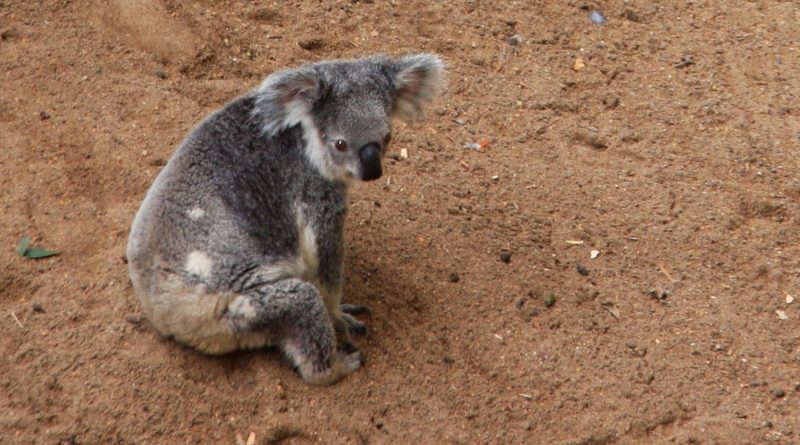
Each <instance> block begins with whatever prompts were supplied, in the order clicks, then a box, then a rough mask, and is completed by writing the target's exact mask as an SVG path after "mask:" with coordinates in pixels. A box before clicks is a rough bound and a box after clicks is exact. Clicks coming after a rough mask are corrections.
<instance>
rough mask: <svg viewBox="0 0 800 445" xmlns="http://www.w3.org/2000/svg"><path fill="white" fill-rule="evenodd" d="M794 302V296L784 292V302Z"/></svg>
mask: <svg viewBox="0 0 800 445" xmlns="http://www.w3.org/2000/svg"><path fill="white" fill-rule="evenodd" d="M793 302H794V297H793V296H791V295H789V294H786V304H792V303H793Z"/></svg>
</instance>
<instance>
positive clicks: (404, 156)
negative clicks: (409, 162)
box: [400, 148, 408, 159]
mask: <svg viewBox="0 0 800 445" xmlns="http://www.w3.org/2000/svg"><path fill="white" fill-rule="evenodd" d="M400 158H401V159H408V150H406V149H405V148H402V149H400Z"/></svg>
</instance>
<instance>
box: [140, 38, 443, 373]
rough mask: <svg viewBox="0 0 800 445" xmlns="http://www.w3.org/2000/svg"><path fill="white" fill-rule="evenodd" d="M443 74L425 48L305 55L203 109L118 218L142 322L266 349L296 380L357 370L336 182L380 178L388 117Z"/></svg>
mask: <svg viewBox="0 0 800 445" xmlns="http://www.w3.org/2000/svg"><path fill="white" fill-rule="evenodd" d="M443 74H444V65H443V62H442V61H441V59H440V58H439V57H438V56H435V55H431V54H416V55H407V56H403V57H399V58H392V57H388V56H383V55H379V56H372V57H368V58H363V59H354V60H333V61H324V62H319V63H315V64H307V65H303V66H301V67H299V68H296V69H288V70H285V71H279V72H276V73H273V74H271V75H269V76H268V77H267V78H266V79H265V80H264V81H263V82H262V83H261V84H260V86H258V87H257V88H255V89H254V90H253V91H250V92H249V93H246V94H244V95H242V96H240V97H238V98H236V99H234V100H232V101H231V102H229V103H228V104H226V105H225V106H224V107H223V108H222V109H220V110H218V111H216V112H214V113H212V114H211V115H209V116H208V117H206V118H205V120H203V121H202V122H201V123H200V124H199V125H198V126H197V127H196V128H194V129H193V130H192V131H191V132H190V133H189V135H188V136H187V137H186V139H184V141H183V142H182V143H181V145H180V146H179V147H178V149H177V151H176V152H175V153H174V154H173V155H172V157H171V158H170V160H169V161H168V162H167V164H166V165H165V166H164V168H163V169H162V170H161V172H160V173H159V175H158V177H157V178H156V179H155V181H154V183H153V184H152V186H151V187H150V189H149V191H148V192H147V194H146V196H145V198H144V201H143V202H142V205H141V207H140V209H139V211H138V212H137V214H136V217H135V218H134V221H133V226H132V228H131V233H130V237H129V240H128V246H127V258H128V268H129V273H130V277H131V282H132V284H133V288H134V291H135V293H136V295H137V297H138V299H139V301H140V303H141V307H142V312H143V314H144V315H145V317H146V318H147V319H148V321H149V322H150V324H151V325H152V326H153V327H154V328H155V329H156V330H157V331H158V332H159V333H161V334H163V335H164V336H166V337H169V338H172V339H174V340H176V341H177V342H179V343H182V344H184V345H187V346H189V347H192V348H195V349H196V350H198V351H201V352H203V353H206V354H224V353H227V352H230V351H234V350H237V349H249V348H258V347H263V346H277V347H279V348H280V349H281V350H282V351H283V352H284V353H285V354H286V356H287V357H288V358H289V360H291V362H292V363H293V365H294V367H295V369H296V370H297V372H298V373H299V374H300V376H301V377H302V378H303V379H304V380H305V381H306V382H308V383H309V384H314V385H325V384H330V383H333V382H335V381H337V380H339V379H340V378H342V377H344V376H345V375H347V374H350V373H352V372H353V371H355V370H356V369H358V368H359V366H360V365H361V362H362V356H361V353H360V352H359V351H358V350H357V349H356V348H355V347H354V346H353V344H352V343H351V334H360V333H365V332H366V326H365V325H364V324H363V323H361V322H360V321H358V320H357V319H356V318H355V317H354V315H357V314H358V313H359V312H361V311H364V310H365V309H366V308H364V307H363V306H356V305H346V304H342V283H343V278H342V276H343V253H344V248H343V238H344V236H343V227H344V222H345V214H346V212H347V190H348V185H349V184H350V183H351V182H352V180H353V179H359V180H363V181H371V180H375V179H378V178H380V177H381V175H382V173H383V168H382V165H381V160H382V158H383V156H384V154H385V153H386V147H387V145H388V144H389V140H390V138H391V128H392V119H393V118H399V119H404V120H410V119H413V118H418V117H420V116H421V115H422V112H423V109H424V107H425V106H427V105H428V104H429V103H430V102H431V101H432V100H433V99H434V98H435V97H436V96H437V95H438V94H439V93H440V92H441V90H442V88H443Z"/></svg>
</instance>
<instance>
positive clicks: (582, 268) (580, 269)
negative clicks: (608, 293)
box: [575, 263, 589, 277]
mask: <svg viewBox="0 0 800 445" xmlns="http://www.w3.org/2000/svg"><path fill="white" fill-rule="evenodd" d="M575 269H576V270H577V271H578V273H579V274H581V275H583V276H584V277H585V276H587V275H589V269H587V268H586V266H584V265H583V264H581V263H578V264H577V265H576V266H575Z"/></svg>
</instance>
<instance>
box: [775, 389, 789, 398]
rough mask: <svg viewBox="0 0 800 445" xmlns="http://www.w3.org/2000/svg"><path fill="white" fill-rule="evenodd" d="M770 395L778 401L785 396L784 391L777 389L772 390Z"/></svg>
mask: <svg viewBox="0 0 800 445" xmlns="http://www.w3.org/2000/svg"><path fill="white" fill-rule="evenodd" d="M772 394H773V395H774V396H775V398H778V399H780V398H783V397H784V396H786V391H784V390H782V389H780V388H778V389H774V390H772Z"/></svg>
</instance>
